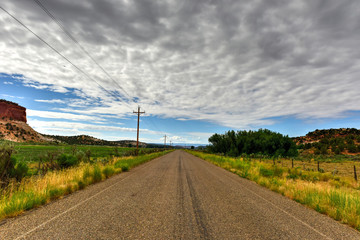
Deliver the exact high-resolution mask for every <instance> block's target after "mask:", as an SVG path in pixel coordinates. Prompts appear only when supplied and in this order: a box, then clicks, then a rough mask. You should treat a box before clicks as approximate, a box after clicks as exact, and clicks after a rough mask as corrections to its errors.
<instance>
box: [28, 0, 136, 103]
mask: <svg viewBox="0 0 360 240" xmlns="http://www.w3.org/2000/svg"><path fill="white" fill-rule="evenodd" d="M34 2H35V3H36V4H37V5H38V6H39V7H41V9H42V10H44V12H45V13H46V14H47V15H48V16H49V17H50V18H51V19H52V20H53V21H54V22H55V23H56V24H57V25H58V26H59V27H60V28H61V30H62V31H63V32H64V33H65V34H66V35H67V36H68V37H69V38H70V39H71V40H72V41H73V42H74V43H75V44H77V45H78V47H79V48H80V49H81V50H82V51H83V52H84V53H85V54H86V55H87V56H88V57H89V58H90V59H91V60H92V61H93V62H94V63H95V64H96V65H97V66H98V67H99V68H100V69H101V70H102V71H103V72H104V73H105V74H106V76H107V77H108V78H109V79H110V80H111V81H113V82H114V83H115V84H116V85H117V86H118V87H119V89H121V90H122V91H123V92H124V93H125V94H126V95H127V96H128V98H129V100H131V101H133V100H132V97H131V96H130V95H129V94H128V93H127V91H126V90H125V89H124V88H123V87H121V86H120V85H119V84H118V82H117V81H115V80H114V79H113V78H112V77H111V76H110V74H109V73H108V72H107V71H106V70H105V69H104V68H103V67H102V66H101V65H100V64H99V63H98V62H97V61H96V60H95V59H94V58H93V57H92V56H91V55H90V53H89V52H88V51H87V50H86V49H85V48H84V47H83V46H82V45H81V44H80V42H79V41H77V40H76V38H75V37H74V36H73V35H71V33H70V32H69V31H67V30H66V28H65V27H64V26H63V25H62V24H61V22H60V21H59V20H57V19H56V18H55V16H54V15H53V14H52V13H51V12H50V11H49V10H48V9H47V8H46V7H45V6H44V5H43V4H42V3H41V1H40V0H34Z"/></svg>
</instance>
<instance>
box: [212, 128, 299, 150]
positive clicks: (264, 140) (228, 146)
mask: <svg viewBox="0 0 360 240" xmlns="http://www.w3.org/2000/svg"><path fill="white" fill-rule="evenodd" d="M209 142H210V143H211V145H210V146H209V147H208V148H209V149H208V150H209V151H210V152H213V153H222V154H225V155H228V156H232V157H237V156H240V155H241V154H264V155H267V156H297V155H298V151H297V147H296V144H295V142H294V141H293V140H292V139H291V138H289V137H288V136H284V135H282V134H280V133H276V132H272V131H270V130H267V129H260V130H258V131H238V132H235V131H228V132H226V133H225V134H217V133H216V134H214V135H212V136H211V137H210V138H209Z"/></svg>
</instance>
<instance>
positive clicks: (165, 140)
mask: <svg viewBox="0 0 360 240" xmlns="http://www.w3.org/2000/svg"><path fill="white" fill-rule="evenodd" d="M164 149H166V134H165V136H164Z"/></svg>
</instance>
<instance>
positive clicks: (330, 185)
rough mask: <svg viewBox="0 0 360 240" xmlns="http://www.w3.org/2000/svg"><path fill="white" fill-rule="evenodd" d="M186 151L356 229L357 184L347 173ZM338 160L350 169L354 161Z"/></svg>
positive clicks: (359, 212)
mask: <svg viewBox="0 0 360 240" xmlns="http://www.w3.org/2000/svg"><path fill="white" fill-rule="evenodd" d="M189 153H191V154H193V155H195V156H197V157H200V158H202V159H204V160H206V161H209V162H211V163H213V164H215V165H217V166H219V167H222V168H224V169H227V170H229V171H231V172H233V173H235V174H237V175H239V176H241V177H243V178H247V179H249V180H252V181H254V182H256V183H258V184H260V185H262V186H264V187H267V188H269V189H271V190H272V191H275V192H278V193H280V194H282V195H284V196H286V197H288V198H291V199H293V200H295V201H297V202H299V203H302V204H304V205H306V206H308V207H310V208H313V209H315V210H316V211H318V212H320V213H323V214H327V215H328V216H330V217H332V218H334V219H336V220H338V221H341V222H343V223H345V224H348V225H350V226H352V227H354V228H356V229H357V230H360V184H359V182H357V181H355V180H354V178H353V177H351V176H342V175H338V174H332V173H330V172H324V173H321V172H317V171H313V170H312V168H315V169H316V168H317V163H316V164H315V165H314V163H309V164H312V165H307V166H308V168H306V167H305V170H304V169H303V167H302V166H301V164H300V166H297V167H296V166H295V167H294V168H292V167H291V161H290V160H289V162H290V165H289V163H285V160H284V162H283V163H281V161H280V162H279V161H276V162H275V165H274V164H273V163H274V162H273V160H271V159H262V161H260V160H255V159H251V160H250V159H243V158H230V157H224V156H218V155H214V154H206V153H202V152H196V151H189ZM323 164H325V163H323ZM342 164H343V166H345V167H344V168H346V169H350V168H351V167H353V164H354V162H343V163H342ZM356 164H357V163H356ZM315 166H316V167H315ZM325 166H326V165H324V167H325ZM309 167H310V168H309ZM332 167H333V165H331V166H330V167H329V169H331V168H332Z"/></svg>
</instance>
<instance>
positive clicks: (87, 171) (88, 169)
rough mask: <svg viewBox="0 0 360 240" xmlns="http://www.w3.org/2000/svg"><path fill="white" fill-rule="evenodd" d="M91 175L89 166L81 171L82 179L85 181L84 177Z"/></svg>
mask: <svg viewBox="0 0 360 240" xmlns="http://www.w3.org/2000/svg"><path fill="white" fill-rule="evenodd" d="M89 177H91V173H90V168H89V166H86V168H85V169H84V172H83V181H84V182H86V179H87V178H89Z"/></svg>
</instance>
